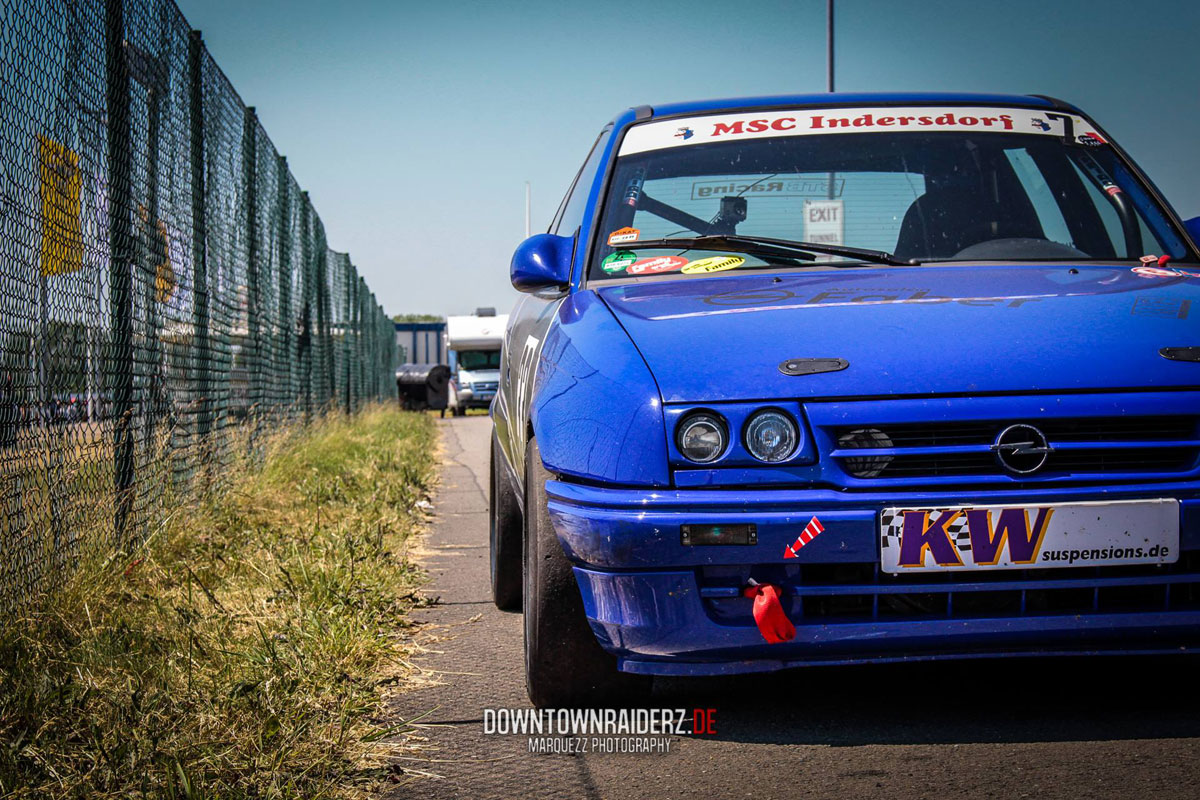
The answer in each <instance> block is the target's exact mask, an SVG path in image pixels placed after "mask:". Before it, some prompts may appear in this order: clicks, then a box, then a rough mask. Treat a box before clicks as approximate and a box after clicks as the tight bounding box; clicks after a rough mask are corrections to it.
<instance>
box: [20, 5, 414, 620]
mask: <svg viewBox="0 0 1200 800" xmlns="http://www.w3.org/2000/svg"><path fill="white" fill-rule="evenodd" d="M0 101H2V102H0V520H2V522H0V526H2V527H0V611H12V610H13V609H16V608H19V607H20V606H21V604H23V603H25V602H27V601H28V600H29V599H30V598H31V597H33V596H35V595H36V594H37V593H38V592H40V591H42V590H44V589H45V588H48V587H49V586H51V585H52V584H53V583H54V581H56V580H58V579H60V578H61V576H63V575H64V574H66V573H67V572H68V571H69V568H70V566H71V564H72V562H73V561H74V560H75V559H76V558H77V557H78V554H79V549H80V545H81V543H82V542H83V541H84V539H85V538H87V539H92V540H95V541H98V542H100V543H101V544H103V545H104V546H113V547H115V546H117V545H119V544H121V543H123V542H127V541H129V540H130V539H132V538H134V537H139V536H144V535H146V533H147V532H148V531H149V530H151V529H152V528H153V526H154V525H155V524H157V523H158V522H159V521H160V520H161V519H162V518H163V517H164V515H165V514H166V513H167V509H166V508H164V506H165V505H166V503H167V500H168V498H171V499H177V498H179V497H181V496H182V497H186V496H189V495H191V496H197V495H199V494H202V493H205V492H208V491H211V490H213V489H214V488H217V487H219V484H220V480H221V475H222V469H221V468H222V466H223V465H224V464H226V463H227V462H228V460H229V458H230V457H231V455H232V454H233V453H234V452H235V448H239V447H241V448H250V449H251V452H253V448H254V442H255V441H256V440H257V439H258V438H259V437H261V435H262V434H263V432H265V431H268V430H271V429H275V428H278V427H280V426H284V425H287V424H290V423H297V422H304V421H306V420H309V419H312V418H313V417H314V416H315V415H319V414H322V413H324V412H326V411H328V410H330V409H344V410H347V411H354V410H357V409H358V408H360V407H361V405H362V403H363V402H364V401H366V400H369V399H372V398H381V399H382V398H388V397H394V396H395V379H394V368H395V362H396V353H395V339H394V336H393V332H392V326H391V323H390V321H389V320H388V318H387V316H386V315H385V314H384V313H383V309H382V308H381V307H380V306H379V304H378V303H377V302H376V300H375V296H374V295H373V294H371V293H370V292H369V291H368V289H367V287H366V284H365V283H364V282H363V280H362V278H360V277H359V276H358V274H357V271H356V270H355V268H354V266H353V264H351V263H350V258H349V256H347V255H346V254H345V253H336V252H333V251H332V250H330V249H329V248H328V247H327V245H326V240H325V229H324V226H323V225H322V224H321V220H320V218H319V217H318V216H317V214H316V212H315V211H314V210H313V206H312V204H311V202H310V201H309V198H308V194H307V193H306V192H302V191H301V190H300V187H299V186H298V185H297V183H296V180H295V178H294V177H293V176H292V174H291V173H290V172H289V171H288V166H287V160H286V159H285V158H283V157H282V156H280V155H279V154H278V153H277V152H276V150H275V147H274V145H273V144H272V143H271V140H270V139H269V138H268V137H267V135H266V132H265V131H264V130H263V128H262V126H261V125H260V124H259V122H258V119H257V117H256V116H255V113H254V110H253V109H251V108H247V107H246V106H245V105H244V104H243V103H242V101H241V98H240V97H239V96H238V94H237V92H236V91H234V89H233V87H232V86H231V85H230V83H229V81H228V80H227V79H226V77H225V75H224V74H223V73H222V72H221V69H220V67H218V66H217V64H216V63H215V62H214V61H213V60H212V58H211V57H210V56H209V54H208V52H207V51H206V50H205V47H204V44H203V42H202V40H201V38H200V36H199V34H198V33H196V32H193V31H192V30H191V29H190V27H189V25H188V23H187V20H186V19H184V17H183V15H182V14H181V13H180V12H179V10H178V9H177V8H176V7H175V5H174V3H173V2H170V0H166V1H165V2H164V1H163V0H93V1H92V2H87V1H86V0H0Z"/></svg>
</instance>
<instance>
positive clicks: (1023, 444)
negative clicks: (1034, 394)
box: [992, 424, 1054, 475]
mask: <svg viewBox="0 0 1200 800" xmlns="http://www.w3.org/2000/svg"><path fill="white" fill-rule="evenodd" d="M1053 451H1054V448H1052V447H1051V446H1050V442H1049V441H1048V440H1047V439H1046V434H1044V433H1042V432H1041V431H1039V430H1038V429H1037V428H1035V427H1033V426H1032V425H1025V424H1019V425H1009V426H1008V427H1007V428H1005V429H1004V430H1002V431H1000V435H999V436H997V437H996V442H995V444H993V445H992V452H993V453H995V454H996V461H997V462H999V464H1000V466H1002V467H1004V468H1005V469H1006V470H1008V471H1009V472H1011V473H1012V474H1014V475H1032V474H1033V473H1035V472H1037V471H1038V470H1040V469H1041V468H1042V467H1044V466H1046V461H1047V460H1048V459H1049V458H1050V453H1052V452H1053Z"/></svg>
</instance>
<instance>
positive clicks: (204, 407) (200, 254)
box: [188, 31, 212, 491]
mask: <svg viewBox="0 0 1200 800" xmlns="http://www.w3.org/2000/svg"><path fill="white" fill-rule="evenodd" d="M203 65H204V40H203V39H202V38H201V36H200V31H192V32H191V33H190V34H189V36H188V78H189V83H190V87H189V88H190V91H189V95H188V102H189V106H190V115H191V120H190V121H191V166H192V291H193V294H194V296H195V303H196V306H195V318H194V329H193V333H192V337H193V344H194V357H193V360H192V367H193V374H194V376H195V381H196V394H197V395H199V396H198V397H197V398H196V399H195V401H194V408H195V413H196V442H195V445H196V447H195V450H196V452H197V455H198V460H199V462H200V468H201V470H202V473H203V474H202V476H201V485H202V487H203V488H204V490H206V491H207V489H208V486H209V481H210V479H211V475H212V473H211V469H210V468H211V463H210V455H209V451H208V435H209V428H210V426H211V416H210V409H211V403H212V399H211V397H210V396H209V395H210V393H211V391H212V390H211V388H210V386H209V374H208V368H209V358H210V355H209V341H208V337H209V329H208V328H209V305H208V303H209V297H208V246H207V239H208V222H207V216H206V211H207V210H206V203H207V199H208V194H207V186H206V183H205V181H206V176H205V171H204V70H203Z"/></svg>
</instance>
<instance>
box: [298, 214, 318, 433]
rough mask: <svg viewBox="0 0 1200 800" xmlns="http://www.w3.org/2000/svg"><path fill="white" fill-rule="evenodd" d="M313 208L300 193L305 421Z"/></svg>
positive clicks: (309, 409) (308, 401) (306, 417)
mask: <svg viewBox="0 0 1200 800" xmlns="http://www.w3.org/2000/svg"><path fill="white" fill-rule="evenodd" d="M311 215H312V206H311V205H310V204H309V201H308V192H301V193H300V263H301V265H302V269H303V271H304V297H303V300H302V303H303V309H302V311H301V319H300V353H299V359H298V360H299V362H300V380H301V382H302V383H303V384H304V386H303V392H304V421H305V422H308V421H309V420H310V419H312V378H313V369H312V349H313V347H312V344H313V342H312V339H313V336H312V322H313V320H312V296H313V279H314V273H315V272H316V270H315V269H313V263H312V251H313V247H312V241H311V236H312V219H311Z"/></svg>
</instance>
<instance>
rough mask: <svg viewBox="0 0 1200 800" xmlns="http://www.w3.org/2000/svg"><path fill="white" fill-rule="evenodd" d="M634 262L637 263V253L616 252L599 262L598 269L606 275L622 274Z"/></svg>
mask: <svg viewBox="0 0 1200 800" xmlns="http://www.w3.org/2000/svg"><path fill="white" fill-rule="evenodd" d="M635 261H637V253H631V252H629V251H628V250H618V251H617V252H615V253H612V254H611V255H609V256H608V257H607V258H605V259H604V260H603V261H601V262H600V269H602V270H604V271H605V272H608V273H613V272H624V271H625V268H626V267H628V266H629V265H631V264H632V263H633V262H635Z"/></svg>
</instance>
